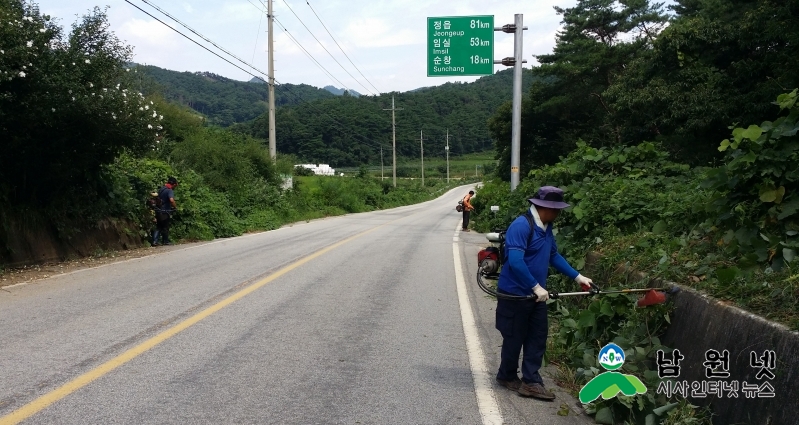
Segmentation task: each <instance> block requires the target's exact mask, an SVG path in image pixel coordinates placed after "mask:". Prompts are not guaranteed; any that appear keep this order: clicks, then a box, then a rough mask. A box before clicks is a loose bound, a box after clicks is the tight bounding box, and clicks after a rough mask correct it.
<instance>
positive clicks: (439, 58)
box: [427, 16, 494, 77]
mask: <svg viewBox="0 0 799 425" xmlns="http://www.w3.org/2000/svg"><path fill="white" fill-rule="evenodd" d="M493 58H494V17H493V16H453V17H439V18H427V76H428V77H445V76H470V75H491V74H493V73H494V59H493Z"/></svg>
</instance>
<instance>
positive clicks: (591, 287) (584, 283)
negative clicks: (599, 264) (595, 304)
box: [574, 274, 599, 294]
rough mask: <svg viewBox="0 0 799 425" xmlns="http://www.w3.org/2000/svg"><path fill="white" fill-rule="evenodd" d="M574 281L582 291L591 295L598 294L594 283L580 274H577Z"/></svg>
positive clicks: (597, 288)
mask: <svg viewBox="0 0 799 425" xmlns="http://www.w3.org/2000/svg"><path fill="white" fill-rule="evenodd" d="M574 281H575V282H577V283H579V284H580V288H582V289H583V291H587V292H591V293H593V294H596V293H599V287H598V286H596V284H594V281H593V280H591V279H589V278H587V277H585V276H583V275H581V274H578V275H577V277H575V278H574Z"/></svg>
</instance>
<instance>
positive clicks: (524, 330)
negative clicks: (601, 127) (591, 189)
mask: <svg viewBox="0 0 799 425" xmlns="http://www.w3.org/2000/svg"><path fill="white" fill-rule="evenodd" d="M528 202H530V204H532V205H530V210H529V211H528V212H527V213H526V214H525V215H521V216H519V217H517V218H516V220H514V221H513V222H512V223H511V225H510V226H509V227H508V230H507V232H506V234H505V253H504V254H505V258H507V260H506V262H505V264H503V265H502V272H501V273H500V275H499V281H498V282H497V292H498V293H500V294H508V295H518V296H529V295H533V294H535V295H536V297H537V298H536V299H535V300H534V301H530V300H520V301H517V300H509V299H503V298H499V299H498V300H497V310H496V315H497V330H499V332H500V333H501V334H502V354H501V362H500V365H499V371H498V372H497V382H498V383H499V384H500V385H502V386H503V387H506V388H509V389H511V390H514V391H517V392H518V393H519V395H521V396H524V397H535V398H539V399H543V400H552V399H554V398H555V395H554V394H552V392H550V391H549V390H547V389H546V388H544V381H543V379H541V375H540V374H539V372H538V371H539V369H540V368H541V362H542V361H543V358H544V351H545V350H546V345H547V334H548V324H547V303H546V301H547V300H548V299H549V292H547V289H546V287H547V275H548V273H549V267H550V266H552V267H554V268H555V270H557V271H559V272H560V273H563V274H565V275H566V276H568V277H569V278H571V279H574V281H575V282H577V283H578V284H580V286H581V287H582V288H583V290H585V291H590V292H595V291H598V289H599V288H597V286H596V285H595V284H594V282H593V281H592V280H591V279H589V278H587V277H585V276H583V275H581V274H580V273H578V272H577V271H576V270H574V268H572V266H570V265H569V263H568V262H566V260H565V259H564V258H563V257H562V256H561V255H560V254H559V253H558V247H557V245H555V236H554V234H553V232H552V223H553V222H554V221H555V219H557V218H558V215H560V211H561V210H562V209H564V208H566V207H568V206H569V204H567V203H565V202H563V190H561V189H559V188H557V187H554V186H543V187H541V188H540V189H539V190H538V192H537V193H536V194H535V196H533V197H532V198H530V199H528ZM526 215H527V216H528V217H529V218H530V220H528V217H525V216H526ZM531 227H532V228H531ZM522 350H524V353H523V356H522V379H519V376H518V375H517V370H518V368H519V354H520V353H521V352H522Z"/></svg>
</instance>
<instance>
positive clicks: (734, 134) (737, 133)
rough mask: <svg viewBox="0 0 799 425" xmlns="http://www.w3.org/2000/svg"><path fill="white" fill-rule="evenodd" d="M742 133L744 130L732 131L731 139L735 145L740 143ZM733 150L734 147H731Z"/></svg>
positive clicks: (736, 129) (737, 128)
mask: <svg viewBox="0 0 799 425" xmlns="http://www.w3.org/2000/svg"><path fill="white" fill-rule="evenodd" d="M744 131H745V130H744V129H743V128H741V127H736V128H735V129H734V130H732V137H733V139H735V141H736V142H737V143H740V142H741V140H743V137H744V136H743V134H744ZM733 149H735V146H733Z"/></svg>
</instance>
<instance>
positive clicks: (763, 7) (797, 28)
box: [607, 0, 799, 164]
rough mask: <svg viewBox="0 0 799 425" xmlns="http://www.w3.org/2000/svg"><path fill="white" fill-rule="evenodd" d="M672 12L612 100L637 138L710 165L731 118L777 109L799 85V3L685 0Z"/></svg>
mask: <svg viewBox="0 0 799 425" xmlns="http://www.w3.org/2000/svg"><path fill="white" fill-rule="evenodd" d="M672 9H673V10H674V11H675V12H677V16H676V17H675V18H674V19H673V20H672V22H671V24H670V25H669V27H668V28H666V29H665V30H664V31H663V33H662V34H661V35H660V36H659V37H658V38H657V40H656V41H655V42H654V44H653V48H652V49H651V50H649V51H647V54H646V55H643V56H639V57H638V58H637V60H636V61H634V62H632V63H631V64H630V66H629V67H627V69H626V71H625V73H624V76H623V78H619V79H617V80H616V81H615V83H614V84H613V85H612V87H611V88H610V89H609V90H608V93H607V98H608V99H610V100H611V101H612V102H613V103H614V105H615V111H616V116H617V117H619V120H620V121H621V122H622V123H623V126H624V127H626V128H627V129H628V131H629V133H630V134H631V136H630V137H631V138H637V139H638V140H641V139H645V138H646V139H650V140H651V139H654V138H658V139H661V140H663V141H664V145H665V146H666V147H667V148H668V149H669V150H671V151H672V152H674V153H677V154H678V155H679V156H680V158H681V159H682V160H685V161H687V162H689V163H693V164H697V163H706V162H707V161H709V160H711V159H713V158H715V157H717V155H718V152H717V151H716V146H717V145H718V141H719V140H721V139H723V138H724V137H725V135H726V134H727V132H728V128H727V126H728V125H729V123H737V122H753V121H756V120H757V119H758V118H759V117H762V116H765V115H768V114H771V113H774V112H775V109H774V107H773V105H771V100H772V99H774V98H775V97H776V96H777V95H778V94H780V93H782V92H784V91H786V90H790V89H792V88H795V87H799V75H797V73H796V71H795V70H796V69H797V66H799V1H796V0H678V1H677V4H676V5H674V6H673V7H672Z"/></svg>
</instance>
